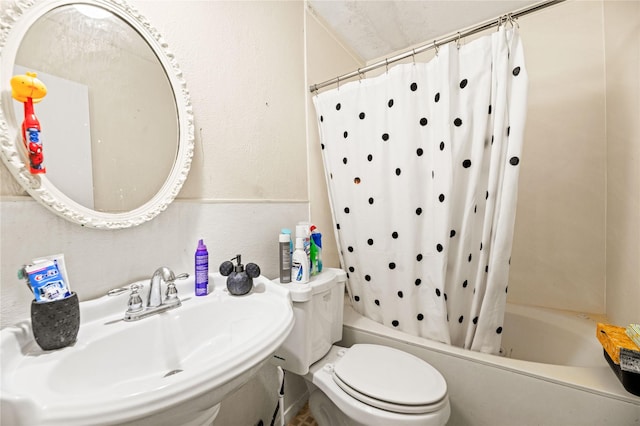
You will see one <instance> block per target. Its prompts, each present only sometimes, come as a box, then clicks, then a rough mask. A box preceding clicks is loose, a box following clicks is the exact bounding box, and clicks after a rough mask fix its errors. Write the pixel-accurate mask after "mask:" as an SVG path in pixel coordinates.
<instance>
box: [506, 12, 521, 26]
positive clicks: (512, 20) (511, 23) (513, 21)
mask: <svg viewBox="0 0 640 426" xmlns="http://www.w3.org/2000/svg"><path fill="white" fill-rule="evenodd" d="M508 17H509V24H510V25H511V28H514V29H520V24H518V20H517V19H516V18H514V17H513V15H512V14H511V13H510V14H509V15H508Z"/></svg>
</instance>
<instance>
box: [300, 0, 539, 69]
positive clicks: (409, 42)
mask: <svg viewBox="0 0 640 426" xmlns="http://www.w3.org/2000/svg"><path fill="white" fill-rule="evenodd" d="M308 1H309V4H310V7H311V8H312V9H313V10H315V12H316V14H317V15H319V16H320V17H321V19H322V20H324V21H325V23H326V24H327V25H328V26H329V27H330V28H332V30H333V31H334V32H335V34H336V35H337V36H338V37H339V38H340V39H341V40H342V42H344V43H345V44H346V45H347V46H349V47H350V48H351V49H352V50H353V51H354V52H355V53H356V54H358V55H359V56H360V57H361V58H362V59H363V60H364V61H365V62H367V61H371V60H372V59H380V58H383V57H385V56H388V55H389V54H390V53H392V52H397V51H399V50H404V49H407V48H409V47H410V46H415V45H417V44H419V43H425V42H427V41H430V40H435V39H438V38H442V37H443V36H445V35H449V34H451V33H455V32H457V31H459V30H461V29H464V28H467V27H471V26H474V25H476V24H479V23H481V22H483V21H486V20H489V19H493V18H497V17H499V16H501V15H504V14H506V13H509V12H513V11H515V10H518V9H521V8H523V7H527V6H530V5H532V4H535V3H539V0H460V1H458V0H393V1H391V0H386V1H379V0H356V1H354V0H308Z"/></svg>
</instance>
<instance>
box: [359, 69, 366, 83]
mask: <svg viewBox="0 0 640 426" xmlns="http://www.w3.org/2000/svg"><path fill="white" fill-rule="evenodd" d="M362 77H365V75H364V73H363V72H362V71H360V68H358V82H359V83H362Z"/></svg>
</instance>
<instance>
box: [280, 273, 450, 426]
mask: <svg viewBox="0 0 640 426" xmlns="http://www.w3.org/2000/svg"><path fill="white" fill-rule="evenodd" d="M274 281H275V282H277V283H279V280H277V279H276V280H274ZM345 281H346V273H345V272H344V271H342V270H340V269H325V270H324V271H323V272H322V273H321V274H319V275H317V276H315V277H312V279H311V281H310V282H309V283H308V284H293V283H292V284H281V285H283V286H286V288H287V289H289V290H290V292H291V299H292V301H293V312H294V317H295V325H294V327H293V330H292V331H291V334H290V335H289V337H287V340H285V342H284V343H283V344H282V346H281V347H280V348H279V349H278V350H277V351H276V353H275V354H274V356H273V358H272V362H273V364H275V365H279V366H281V367H282V368H283V369H285V370H286V371H289V372H291V373H295V374H299V375H302V376H304V378H305V379H306V380H307V384H308V385H309V390H310V392H311V396H310V398H309V408H310V409H311V413H312V414H313V416H314V418H315V419H316V421H317V422H318V424H319V425H320V426H325V425H327V426H340V425H345V426H346V425H366V426H373V425H380V426H391V425H392V426H404V425H407V426H409V425H411V426H413V425H416V426H417V425H421V426H432V425H433V426H441V425H444V424H446V423H447V420H448V419H449V415H450V413H451V408H450V405H449V397H448V394H447V383H446V381H445V380H444V377H442V375H441V374H440V373H439V372H438V371H437V370H436V369H435V368H433V367H432V366H431V365H429V364H428V363H427V362H425V361H423V360H421V359H420V358H417V357H415V356H413V355H411V354H408V353H406V352H402V351H400V350H397V349H394V348H390V347H387V346H381V345H370V344H356V345H353V346H352V347H351V348H341V347H339V346H332V345H333V343H335V342H337V341H339V340H341V339H342V310H343V303H344V285H345ZM309 383H312V384H309Z"/></svg>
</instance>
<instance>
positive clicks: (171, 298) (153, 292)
mask: <svg viewBox="0 0 640 426" xmlns="http://www.w3.org/2000/svg"><path fill="white" fill-rule="evenodd" d="M188 276H189V274H180V275H178V276H175V275H174V273H173V271H172V270H171V269H169V268H167V267H166V266H162V267H160V268H158V269H156V271H155V272H154V273H153V276H152V277H151V282H150V283H149V292H148V293H147V303H146V305H143V303H142V297H141V296H140V293H139V290H140V286H139V285H137V284H133V285H132V286H131V295H130V296H129V303H128V305H127V311H126V312H125V314H124V320H125V321H136V320H139V319H142V318H145V317H148V316H151V315H154V314H159V313H160V312H165V311H168V310H169V309H173V308H177V307H179V306H181V305H182V302H180V299H179V298H178V289H177V288H176V284H175V280H177V279H184V278H187V277H188ZM163 281H164V282H166V283H167V290H166V292H165V297H164V300H163V299H162V282H163Z"/></svg>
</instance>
